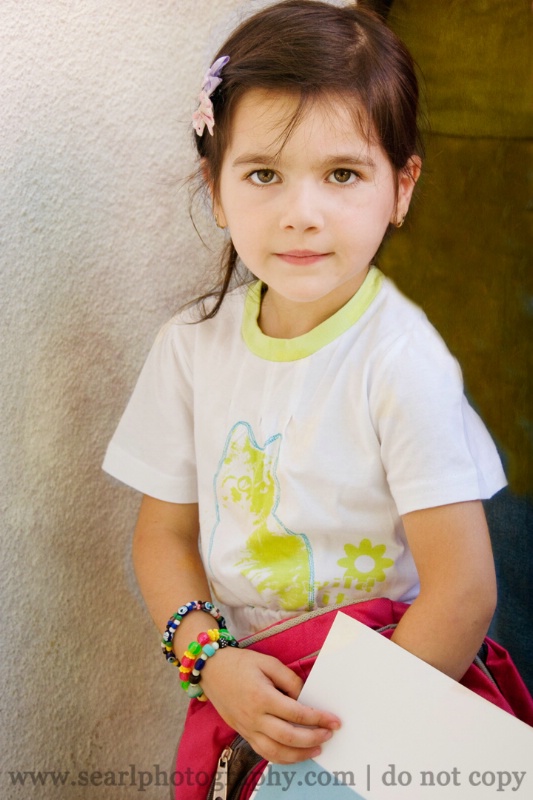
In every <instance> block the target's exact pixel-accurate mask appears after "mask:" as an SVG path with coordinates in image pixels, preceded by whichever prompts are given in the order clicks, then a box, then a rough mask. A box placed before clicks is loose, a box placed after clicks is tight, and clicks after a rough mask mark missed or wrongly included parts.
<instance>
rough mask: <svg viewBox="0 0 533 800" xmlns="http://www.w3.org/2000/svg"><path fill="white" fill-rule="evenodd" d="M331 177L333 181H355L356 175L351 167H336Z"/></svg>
mask: <svg viewBox="0 0 533 800" xmlns="http://www.w3.org/2000/svg"><path fill="white" fill-rule="evenodd" d="M330 178H331V182H332V183H353V182H354V180H355V178H356V175H355V172H352V170H351V169H336V170H335V171H334V172H332V173H331V176H330Z"/></svg>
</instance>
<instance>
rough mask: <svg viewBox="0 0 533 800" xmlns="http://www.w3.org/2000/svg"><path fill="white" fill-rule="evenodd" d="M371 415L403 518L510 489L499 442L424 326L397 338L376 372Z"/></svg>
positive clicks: (441, 345) (435, 337)
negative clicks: (481, 417) (425, 509)
mask: <svg viewBox="0 0 533 800" xmlns="http://www.w3.org/2000/svg"><path fill="white" fill-rule="evenodd" d="M424 320H425V318H424ZM370 408H371V415H372V421H373V425H374V428H375V430H376V432H377V435H378V438H379V441H380V447H381V457H382V461H383V465H384V468H385V471H386V475H387V481H388V483H389V488H390V491H391V494H392V496H393V498H394V501H395V503H396V505H397V508H398V511H399V513H400V514H401V515H402V514H406V513H408V512H409V511H415V510H419V509H422V508H431V507H435V506H439V505H447V504H449V503H458V502H464V501H468V500H478V499H486V498H488V497H491V496H492V495H493V494H495V493H496V492H497V491H498V490H499V489H501V488H502V487H503V486H505V484H506V480H505V474H504V472H503V469H502V465H501V461H500V458H499V455H498V452H497V450H496V447H495V445H494V442H493V441H492V439H491V437H490V435H489V433H488V431H487V429H486V428H485V426H484V424H483V423H482V421H481V419H480V418H479V417H478V415H477V414H476V413H475V411H474V410H473V408H472V407H471V406H470V405H469V403H468V401H467V399H466V397H465V395H464V388H463V380H462V375H461V370H460V368H459V365H458V363H457V361H456V360H455V359H454V358H453V357H452V355H451V354H450V353H449V351H448V349H447V348H446V345H445V344H444V342H443V341H442V339H441V338H440V336H439V335H438V334H437V332H436V331H435V329H434V328H433V327H432V326H431V325H430V324H429V323H428V322H427V320H425V322H423V321H422V320H421V321H420V324H418V325H416V326H414V327H413V329H411V330H410V331H408V332H407V333H406V334H404V335H401V336H400V337H398V339H397V340H396V342H395V343H394V345H393V346H392V347H390V348H389V350H388V352H387V353H386V355H385V356H383V358H382V359H381V361H380V363H379V365H376V367H375V370H374V376H373V380H372V383H371V388H370Z"/></svg>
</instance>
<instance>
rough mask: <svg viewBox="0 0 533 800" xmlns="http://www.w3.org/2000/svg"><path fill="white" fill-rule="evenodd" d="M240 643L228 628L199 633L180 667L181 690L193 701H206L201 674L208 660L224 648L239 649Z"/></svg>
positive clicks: (184, 655)
mask: <svg viewBox="0 0 533 800" xmlns="http://www.w3.org/2000/svg"><path fill="white" fill-rule="evenodd" d="M238 646H239V643H238V641H237V640H236V639H235V637H234V636H232V635H231V633H230V632H229V631H228V630H227V628H219V629H218V630H217V629H212V630H209V631H204V632H203V633H199V634H198V636H197V637H196V641H194V642H191V643H190V645H189V647H188V648H187V650H186V651H185V653H184V654H183V658H182V659H181V665H180V672H179V675H180V679H181V688H182V689H183V690H184V691H185V692H187V695H188V696H189V697H190V698H191V699H192V698H196V699H197V700H201V701H205V700H207V697H206V696H205V694H204V691H203V689H202V688H201V686H200V679H201V677H202V675H201V672H202V670H203V668H204V666H205V664H206V661H207V659H208V658H211V657H212V656H214V655H215V653H216V652H217V650H221V649H222V648H224V647H238Z"/></svg>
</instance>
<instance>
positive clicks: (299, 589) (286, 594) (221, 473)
mask: <svg viewBox="0 0 533 800" xmlns="http://www.w3.org/2000/svg"><path fill="white" fill-rule="evenodd" d="M281 439H282V437H281V434H276V435H274V436H271V437H269V438H268V439H267V440H266V441H265V443H264V445H263V446H260V445H259V444H258V442H257V440H256V438H255V436H254V433H253V431H252V428H251V427H250V425H249V424H248V423H247V422H238V423H237V424H236V425H234V426H233V428H232V429H231V431H230V434H229V436H228V438H227V441H226V445H225V448H224V452H223V455H222V458H221V460H220V463H219V467H218V470H217V474H216V476H215V496H216V503H217V523H216V525H215V528H214V530H213V532H212V534H211V551H212V547H213V542H214V537H215V536H219V535H226V533H227V534H228V535H229V533H230V531H227V525H228V523H229V525H230V526H232V527H233V531H232V532H231V535H232V536H233V535H235V528H236V527H238V529H239V530H240V531H244V532H246V536H245V538H244V539H243V549H242V551H241V552H242V555H241V558H240V560H239V561H237V563H236V564H235V567H237V568H238V569H239V572H240V573H241V575H243V576H245V577H246V578H247V579H248V580H249V581H250V583H251V584H252V585H253V586H254V588H255V589H256V591H257V592H259V594H261V596H262V597H263V599H264V601H265V602H266V605H267V607H268V606H269V605H273V606H278V605H279V606H280V607H281V608H282V609H284V610H285V611H299V610H306V609H309V608H312V607H313V602H314V590H313V584H314V569H313V555H312V550H311V545H310V543H309V540H308V538H307V536H306V535H305V534H304V533H295V532H294V531H291V530H289V529H288V528H287V527H286V526H285V525H284V524H283V522H282V521H281V520H280V519H279V517H278V516H277V515H276V511H277V508H278V505H279V502H280V486H279V482H278V479H277V475H276V470H277V463H278V457H279V449H280V444H281ZM221 527H222V528H223V530H220V528H221Z"/></svg>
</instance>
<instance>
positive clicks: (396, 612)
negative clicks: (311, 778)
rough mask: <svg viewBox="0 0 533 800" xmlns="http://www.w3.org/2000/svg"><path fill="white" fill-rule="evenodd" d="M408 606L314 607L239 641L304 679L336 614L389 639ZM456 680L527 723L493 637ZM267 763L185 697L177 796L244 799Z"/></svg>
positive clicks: (525, 707) (521, 688) (530, 702)
mask: <svg viewBox="0 0 533 800" xmlns="http://www.w3.org/2000/svg"><path fill="white" fill-rule="evenodd" d="M408 607H409V606H408V605H407V604H405V603H397V602H393V601H392V600H387V599H386V598H377V599H374V600H366V601H362V602H360V603H353V602H352V603H347V604H345V605H342V604H341V605H338V606H334V607H328V608H320V609H316V610H315V611H311V612H309V613H308V614H303V615H302V616H299V617H294V618H291V619H288V620H285V621H283V622H280V623H278V624H276V625H273V626H271V627H270V628H266V629H265V630H264V631H260V632H259V633H257V634H255V635H253V636H251V637H249V638H248V639H244V640H242V642H241V646H242V647H248V648H250V649H252V650H256V651H257V652H259V653H265V654H266V655H271V656H275V657H276V658H279V659H280V661H282V662H283V663H284V664H287V665H288V666H289V667H290V668H291V669H292V670H294V672H296V673H297V674H298V675H299V676H300V677H301V678H302V679H303V680H304V681H305V679H306V678H307V676H308V675H309V672H310V671H311V667H312V666H313V664H314V662H315V659H316V656H317V654H318V651H319V650H320V648H321V647H322V645H323V643H324V640H325V638H326V636H327V634H328V632H329V629H330V627H331V625H332V623H333V619H334V617H335V615H336V613H337V611H339V610H342V612H343V613H344V614H348V616H350V617H353V618H354V619H357V620H359V622H362V623H364V624H365V625H368V626H369V627H370V628H373V629H374V630H377V631H379V633H381V634H383V636H387V637H388V638H390V636H391V635H392V633H393V631H394V628H395V627H396V625H397V624H398V622H399V621H400V619H401V617H402V615H403V613H404V611H405V610H406V609H407V608H408ZM461 683H462V684H463V685H464V686H466V687H468V688H469V689H471V690H472V691H474V692H476V693H477V694H479V695H481V696H482V697H484V698H485V699H486V700H489V701H490V702H492V703H494V704H495V705H496V706H498V707H499V708H502V709H504V710H505V711H507V712H508V713H509V714H512V715H513V716H515V717H518V719H521V720H522V721H523V722H526V723H527V724H529V725H533V699H532V697H531V695H530V694H529V692H528V690H527V688H526V686H525V684H524V682H523V681H522V679H521V677H520V675H519V673H518V671H517V669H516V667H515V666H514V664H513V662H512V660H511V658H510V656H509V654H508V653H507V651H506V650H504V648H503V647H501V646H500V645H498V644H497V643H496V642H493V641H492V640H490V639H485V641H484V643H483V645H482V647H481V649H480V651H479V653H478V656H477V657H476V659H475V660H474V662H473V664H472V665H471V666H470V668H469V669H468V671H467V672H466V674H465V675H464V677H463V679H462V680H461ZM265 765H266V762H265V760H264V759H262V758H261V757H260V756H258V755H257V753H255V752H254V751H253V750H252V748H251V747H250V745H249V744H248V742H246V741H245V740H244V739H243V738H242V737H241V736H239V734H237V733H236V731H234V730H233V729H232V728H230V727H229V725H227V724H226V723H225V722H224V720H223V719H222V718H221V717H220V715H219V714H218V712H217V711H216V709H215V708H214V706H213V705H212V704H211V703H209V702H207V703H199V702H197V701H195V700H193V701H191V704H190V706H189V712H188V714H187V718H186V721H185V729H184V732H183V735H182V737H181V740H180V744H179V748H178V755H177V761H176V772H175V773H174V776H173V778H174V780H173V782H174V785H175V786H176V794H175V798H176V800H218V798H222V800H248V798H249V797H250V795H251V794H252V791H253V788H254V787H255V784H256V783H257V781H258V779H259V777H260V775H261V773H262V771H263V769H264V767H265Z"/></svg>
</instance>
